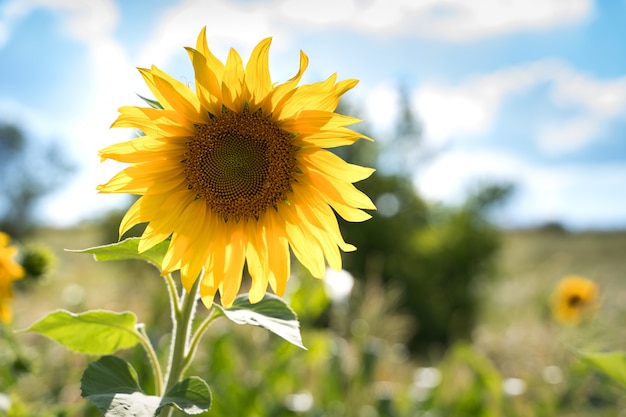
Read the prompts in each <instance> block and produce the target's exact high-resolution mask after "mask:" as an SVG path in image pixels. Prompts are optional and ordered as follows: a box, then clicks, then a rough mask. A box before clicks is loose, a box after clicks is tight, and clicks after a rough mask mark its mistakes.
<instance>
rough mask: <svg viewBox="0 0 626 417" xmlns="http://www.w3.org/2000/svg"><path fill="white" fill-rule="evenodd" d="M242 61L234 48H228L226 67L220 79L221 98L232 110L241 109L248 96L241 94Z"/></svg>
mask: <svg viewBox="0 0 626 417" xmlns="http://www.w3.org/2000/svg"><path fill="white" fill-rule="evenodd" d="M243 77H244V71H243V62H242V60H241V56H239V54H238V53H237V51H235V50H234V49H232V48H231V49H230V52H229V53H228V58H226V69H225V71H224V78H223V79H222V99H223V101H224V105H225V106H226V107H228V108H229V109H231V110H233V111H241V109H243V103H244V102H246V101H248V97H244V95H243V92H244V91H243Z"/></svg>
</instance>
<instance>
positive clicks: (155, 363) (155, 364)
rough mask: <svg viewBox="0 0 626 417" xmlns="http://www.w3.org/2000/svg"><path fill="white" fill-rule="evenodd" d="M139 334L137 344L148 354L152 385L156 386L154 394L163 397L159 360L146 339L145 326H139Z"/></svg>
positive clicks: (147, 338)
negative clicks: (152, 379) (152, 377)
mask: <svg viewBox="0 0 626 417" xmlns="http://www.w3.org/2000/svg"><path fill="white" fill-rule="evenodd" d="M138 333H139V336H140V337H139V343H141V345H142V346H143V348H144V349H145V351H146V353H147V354H148V359H149V360H150V365H151V366H152V372H153V374H154V383H155V385H156V392H157V395H158V396H162V395H163V373H162V371H161V365H159V358H158V356H157V354H156V352H155V351H154V348H153V347H152V343H150V338H149V337H148V333H147V332H146V327H145V326H143V325H142V326H140V327H139V328H138Z"/></svg>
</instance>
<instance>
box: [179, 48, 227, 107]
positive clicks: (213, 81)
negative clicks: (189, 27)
mask: <svg viewBox="0 0 626 417" xmlns="http://www.w3.org/2000/svg"><path fill="white" fill-rule="evenodd" d="M186 49H187V52H188V53H189V57H190V58H191V63H192V65H193V70H194V73H195V77H196V94H198V99H199V100H200V104H201V105H202V107H203V108H204V109H205V110H206V111H208V112H209V113H211V114H213V115H217V114H220V113H221V111H222V91H221V81H219V80H218V78H217V76H216V75H215V73H214V72H213V71H212V70H211V67H209V65H208V64H207V60H206V57H205V56H204V55H202V54H201V53H200V52H199V51H197V50H195V49H193V48H186Z"/></svg>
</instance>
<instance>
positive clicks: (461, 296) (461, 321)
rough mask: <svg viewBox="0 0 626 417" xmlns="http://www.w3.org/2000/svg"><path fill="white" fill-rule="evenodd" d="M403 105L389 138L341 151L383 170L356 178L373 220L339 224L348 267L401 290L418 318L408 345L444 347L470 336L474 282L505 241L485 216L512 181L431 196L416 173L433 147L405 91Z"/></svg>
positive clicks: (405, 306)
mask: <svg viewBox="0 0 626 417" xmlns="http://www.w3.org/2000/svg"><path fill="white" fill-rule="evenodd" d="M399 104H400V112H399V117H398V125H397V127H396V129H395V133H394V135H393V138H392V139H387V140H380V141H377V142H376V143H375V144H371V143H367V142H362V143H357V144H356V145H355V146H352V147H347V148H345V149H344V148H342V149H339V150H338V151H337V152H338V153H340V154H341V156H342V157H344V158H345V159H347V160H348V161H350V162H351V163H355V164H360V165H368V166H372V164H373V165H374V166H376V167H377V168H378V167H379V166H381V165H382V166H383V167H384V168H386V169H381V170H379V171H378V172H377V173H376V174H374V175H373V176H372V177H371V178H369V179H367V180H365V181H363V182H362V183H359V184H357V186H358V188H359V189H361V190H362V191H364V192H365V193H366V194H367V195H369V196H370V198H372V200H373V201H374V202H375V204H376V206H377V208H378V210H377V211H376V212H373V213H372V215H373V218H372V219H370V220H368V221H367V222H365V223H362V224H355V223H348V222H344V221H342V222H341V228H342V231H343V233H344V237H345V239H346V241H347V242H349V243H352V244H354V245H355V246H356V247H357V248H358V250H357V251H356V252H352V253H346V254H345V255H344V268H345V269H346V270H348V271H350V272H351V273H352V274H353V275H354V276H355V277H356V278H357V279H362V280H366V281H369V280H379V281H381V282H383V283H386V284H392V286H393V287H399V288H401V290H402V294H403V296H402V298H401V300H400V305H399V306H398V307H399V309H400V310H401V311H405V312H407V313H410V314H411V315H412V316H413V317H414V319H415V320H414V321H415V322H416V326H415V327H416V328H415V329H414V333H413V336H412V338H411V339H410V340H409V348H410V349H411V351H412V352H414V353H426V352H429V351H431V350H432V349H433V348H434V349H436V351H438V352H439V351H442V350H443V349H445V348H446V347H448V346H450V345H451V344H452V343H453V342H454V341H456V340H458V339H465V338H468V337H469V336H470V334H471V331H472V328H473V326H474V323H475V320H476V314H477V311H478V306H479V303H480V296H479V293H478V291H477V287H478V286H479V285H480V281H481V280H482V279H485V278H486V277H488V276H489V275H490V271H491V268H492V265H493V261H494V260H495V255H496V253H497V251H498V248H499V245H500V239H499V238H500V236H499V232H498V229H497V228H496V227H495V226H494V225H493V224H491V223H490V222H489V221H488V217H489V216H488V215H489V213H490V211H491V209H492V208H493V207H494V206H495V205H496V204H497V203H501V202H503V201H504V200H505V199H506V198H507V196H508V195H509V194H510V193H511V191H512V187H511V186H510V185H507V184H504V185H502V184H483V185H482V186H480V187H478V188H477V189H476V190H475V191H474V193H473V194H472V195H470V196H469V197H468V198H467V200H466V201H465V203H463V204H461V205H459V206H456V207H449V206H445V205H440V204H430V203H428V202H426V201H425V200H424V199H423V198H422V197H421V196H420V195H419V193H418V191H417V189H416V187H415V186H414V184H413V182H412V178H413V176H414V173H415V169H419V165H420V163H421V162H424V161H425V160H427V159H428V158H432V157H433V155H434V154H435V153H436V152H435V153H434V152H433V150H429V149H425V146H424V144H423V142H422V140H421V139H422V129H421V127H420V123H419V121H418V120H417V118H416V117H415V116H414V114H413V112H412V110H411V108H410V101H409V100H408V96H407V94H406V93H405V92H403V91H401V92H400V100H399ZM352 113H354V112H352ZM390 161H391V163H390ZM390 167H392V169H390Z"/></svg>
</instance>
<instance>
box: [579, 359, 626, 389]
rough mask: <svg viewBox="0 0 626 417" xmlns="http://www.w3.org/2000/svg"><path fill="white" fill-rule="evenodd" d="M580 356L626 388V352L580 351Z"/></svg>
mask: <svg viewBox="0 0 626 417" xmlns="http://www.w3.org/2000/svg"><path fill="white" fill-rule="evenodd" d="M578 356H579V357H580V358H581V359H583V361H585V362H586V363H587V364H589V365H591V366H593V367H594V368H596V369H597V370H598V371H600V372H602V373H603V374H605V375H606V376H608V377H609V378H611V379H613V380H614V381H616V382H618V383H620V384H621V385H622V387H624V388H626V352H622V351H615V352H578Z"/></svg>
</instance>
